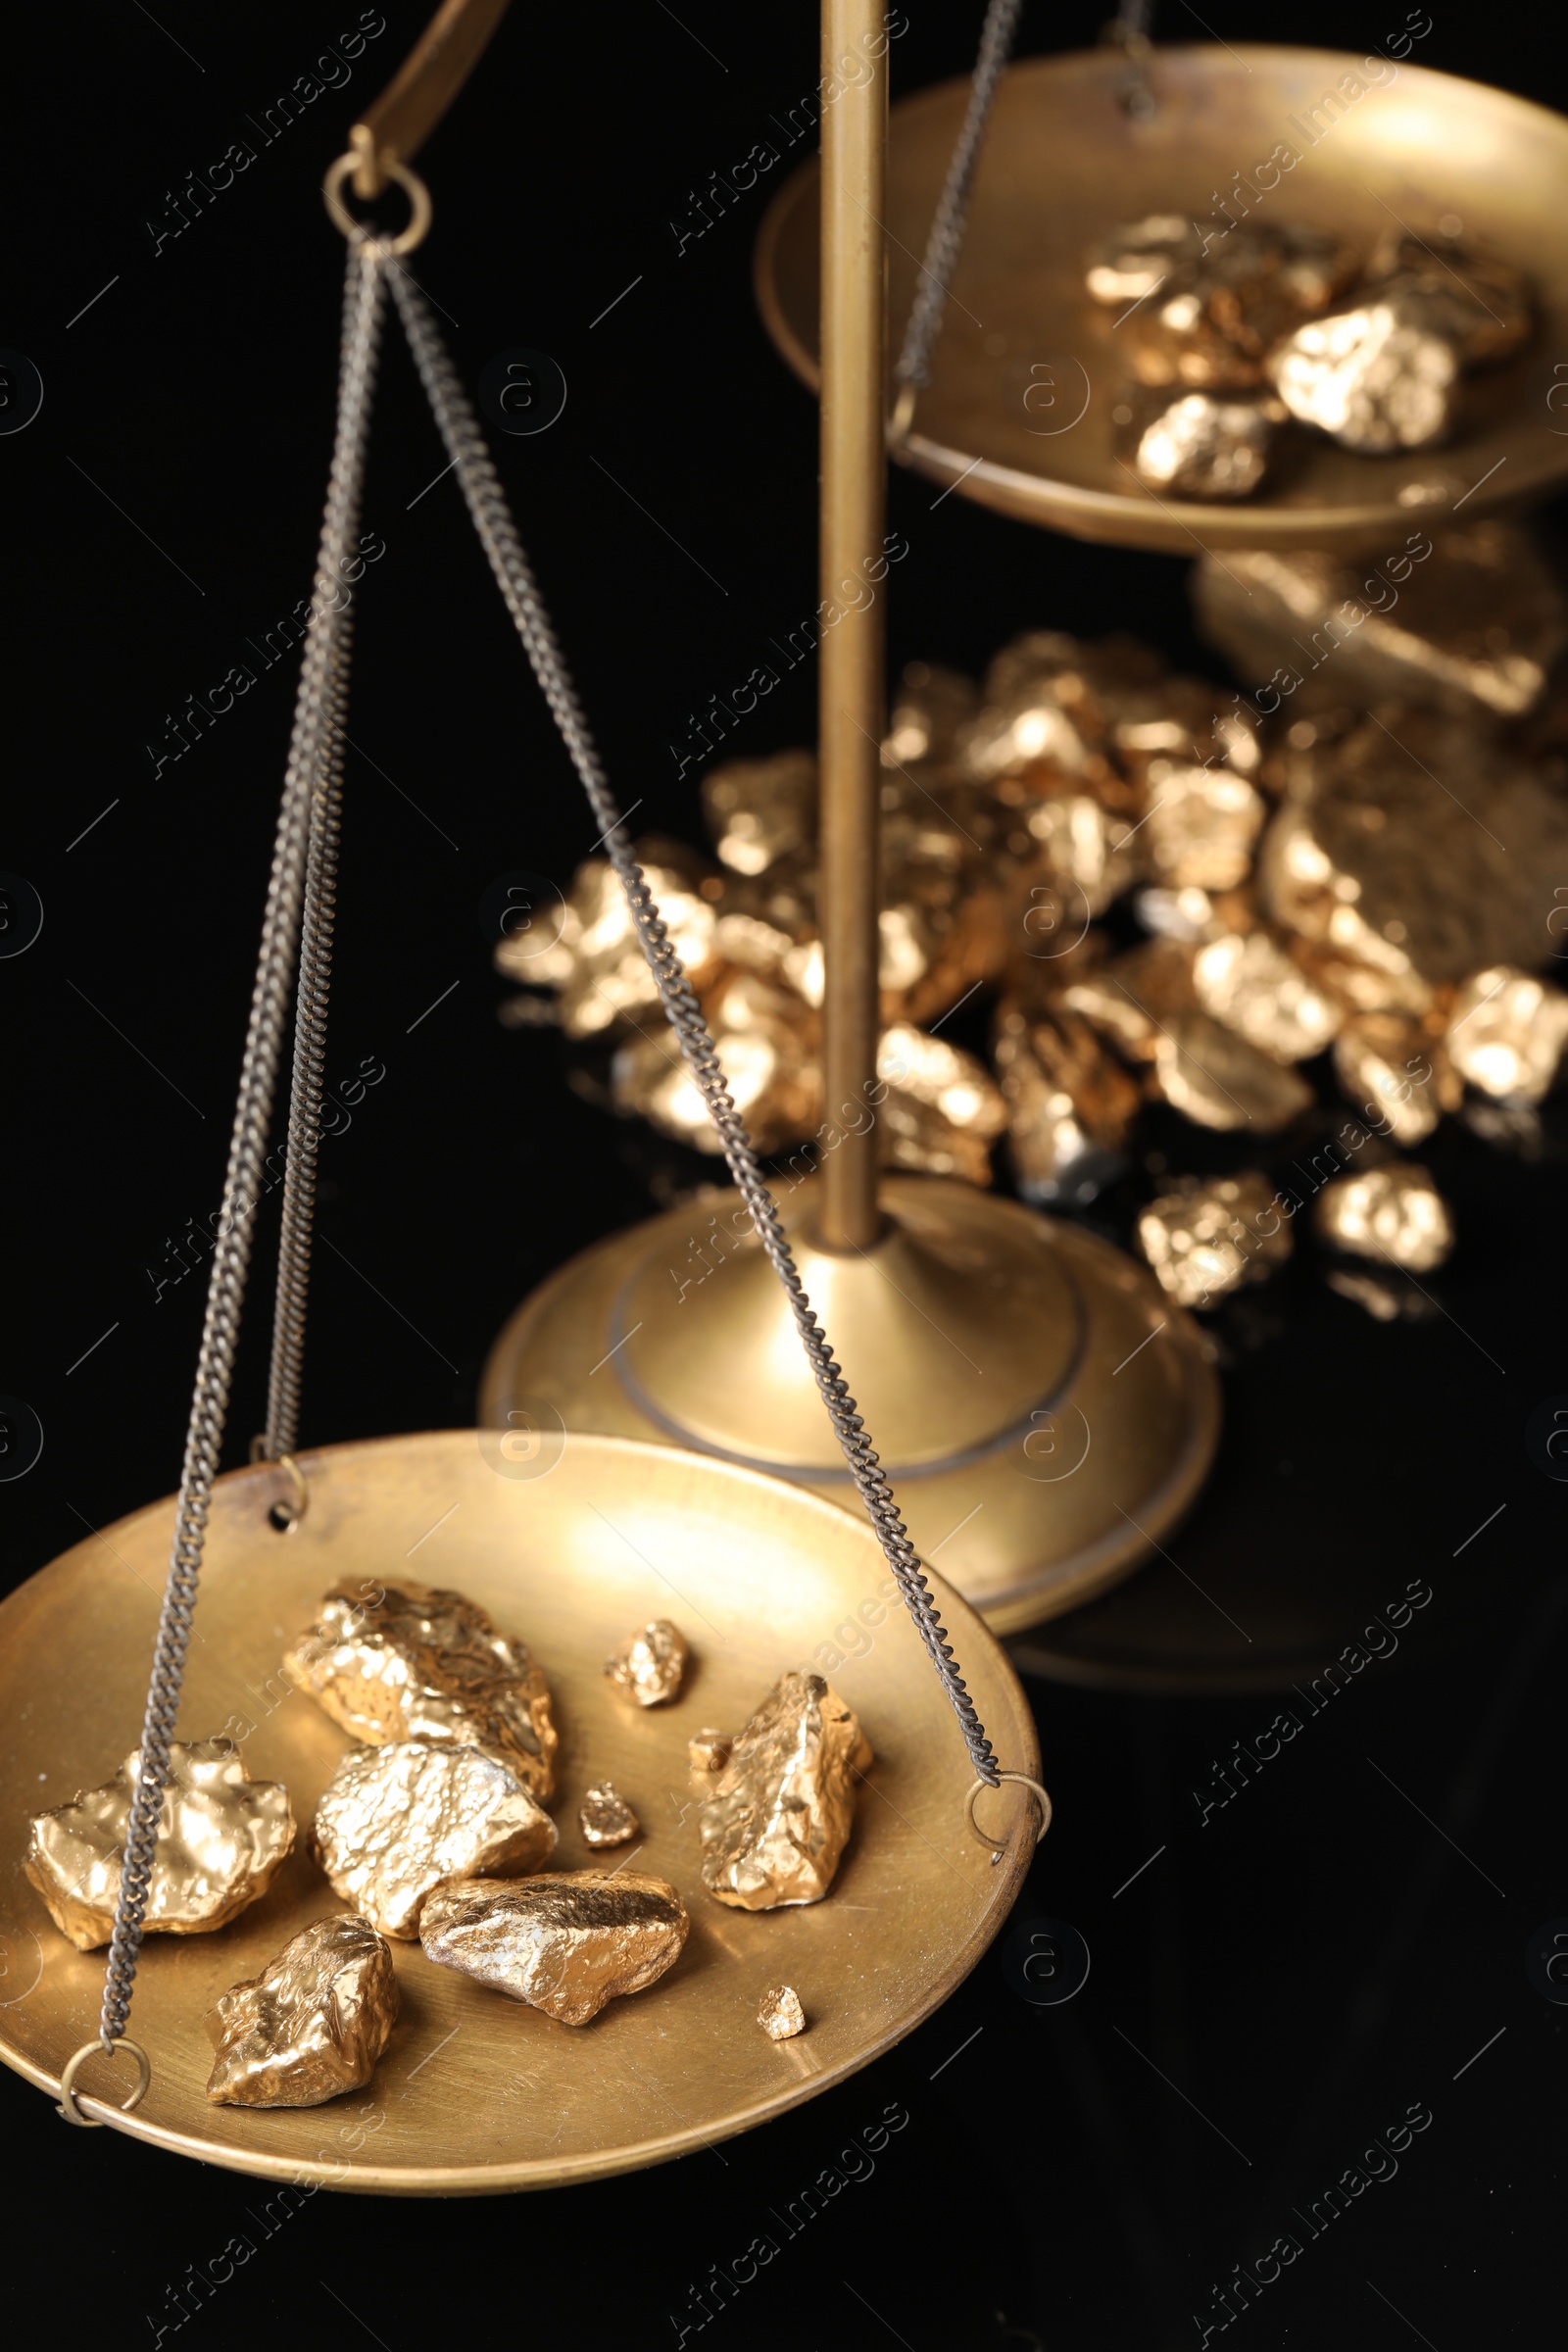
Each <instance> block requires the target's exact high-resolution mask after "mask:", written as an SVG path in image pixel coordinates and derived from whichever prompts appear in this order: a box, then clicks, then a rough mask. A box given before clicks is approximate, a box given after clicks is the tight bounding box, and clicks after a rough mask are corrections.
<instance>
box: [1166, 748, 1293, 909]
mask: <svg viewBox="0 0 1568 2352" xmlns="http://www.w3.org/2000/svg"><path fill="white" fill-rule="evenodd" d="M1148 790H1149V815H1148V817H1147V818H1146V820H1145V823H1144V826H1143V839H1144V842H1145V845H1146V847H1145V855H1146V857H1147V858H1148V861H1149V865H1150V868H1151V871H1152V875H1153V877H1154V879H1155V880H1156V881H1157V882H1159V883H1162V884H1164V885H1165V886H1166V887H1168V888H1172V889H1176V890H1184V889H1188V888H1196V889H1199V890H1204V891H1229V890H1234V889H1235V888H1236V886H1237V885H1238V883H1241V882H1245V881H1246V879H1247V877H1248V875H1249V874H1250V872H1251V869H1252V852H1253V850H1254V849H1255V848H1256V846H1257V838H1258V835H1259V834H1260V833H1261V832H1262V830H1263V819H1264V817H1265V815H1266V814H1267V809H1266V808H1265V805H1264V802H1263V797H1262V795H1261V793H1259V792H1258V790H1257V789H1256V787H1255V786H1254V785H1253V784H1251V783H1250V782H1249V781H1248V779H1247V777H1246V776H1242V775H1238V774H1237V773H1236V772H1235V770H1234V769H1231V768H1227V767H1190V766H1186V765H1179V764H1178V763H1177V762H1176V761H1174V760H1153V761H1152V763H1151V765H1150V769H1149V779H1148Z"/></svg>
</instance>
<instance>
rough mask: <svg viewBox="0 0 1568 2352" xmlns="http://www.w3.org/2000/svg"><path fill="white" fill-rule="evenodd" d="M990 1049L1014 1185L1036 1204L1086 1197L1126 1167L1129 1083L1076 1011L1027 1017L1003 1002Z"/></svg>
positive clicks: (1133, 1092) (1132, 1097) (1133, 1095)
mask: <svg viewBox="0 0 1568 2352" xmlns="http://www.w3.org/2000/svg"><path fill="white" fill-rule="evenodd" d="M994 1050H995V1054H996V1062H997V1075H998V1077H999V1078H1000V1080H1001V1082H1002V1091H1003V1095H1004V1096H1005V1100H1006V1104H1007V1139H1008V1150H1009V1153H1010V1156H1011V1160H1012V1166H1013V1173H1014V1175H1015V1176H1016V1178H1017V1181H1018V1190H1019V1191H1020V1192H1021V1193H1022V1195H1023V1197H1024V1199H1025V1200H1026V1201H1036V1202H1040V1203H1045V1202H1051V1201H1071V1202H1074V1203H1076V1204H1079V1205H1082V1204H1083V1203H1085V1202H1087V1201H1092V1200H1094V1199H1095V1197H1096V1195H1097V1194H1099V1193H1100V1192H1102V1191H1103V1189H1104V1187H1105V1186H1106V1185H1107V1184H1109V1183H1112V1182H1114V1180H1115V1178H1116V1177H1117V1176H1118V1175H1120V1173H1121V1172H1122V1169H1123V1168H1124V1167H1125V1165H1126V1162H1125V1160H1124V1158H1123V1156H1122V1148H1123V1146H1124V1145H1125V1143H1126V1141H1127V1136H1128V1132H1129V1130H1130V1128H1131V1126H1132V1122H1133V1119H1134V1117H1135V1116H1136V1114H1137V1110H1138V1103H1139V1095H1138V1088H1137V1086H1136V1085H1135V1083H1134V1082H1133V1080H1132V1079H1131V1078H1129V1077H1128V1075H1127V1073H1126V1071H1125V1070H1124V1069H1123V1068H1122V1067H1121V1065H1120V1064H1119V1063H1118V1062H1117V1061H1115V1060H1114V1059H1113V1058H1112V1057H1111V1055H1110V1054H1108V1053H1107V1052H1106V1050H1105V1048H1104V1046H1103V1045H1102V1043H1101V1041H1100V1039H1099V1038H1098V1037H1097V1035H1096V1034H1095V1031H1094V1030H1093V1028H1091V1026H1090V1024H1089V1023H1088V1022H1087V1021H1086V1020H1084V1019H1083V1018H1082V1016H1081V1015H1079V1014H1077V1013H1071V1012H1063V1011H1058V1012H1056V1013H1054V1014H1053V1015H1050V1016H1048V1017H1043V1018H1040V1019H1035V1020H1031V1019H1030V1018H1029V1017H1028V1015H1027V1014H1026V1013H1024V1012H1023V1011H1022V1010H1021V1009H1020V1008H1019V1007H1018V1006H1017V1005H1015V1004H1005V1005H1003V1006H1002V1007H1001V1009H1000V1010H999V1012H998V1015H997V1024H996V1033H995V1049H994Z"/></svg>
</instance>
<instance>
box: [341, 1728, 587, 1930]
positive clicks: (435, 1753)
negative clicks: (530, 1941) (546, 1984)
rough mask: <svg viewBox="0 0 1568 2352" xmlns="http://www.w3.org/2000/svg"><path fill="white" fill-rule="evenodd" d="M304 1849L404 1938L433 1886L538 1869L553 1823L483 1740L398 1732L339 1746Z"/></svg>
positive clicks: (372, 1917) (361, 1907) (374, 1917)
mask: <svg viewBox="0 0 1568 2352" xmlns="http://www.w3.org/2000/svg"><path fill="white" fill-rule="evenodd" d="M311 1850H312V1852H313V1853H314V1854H315V1856H316V1859H317V1861H318V1862H319V1864H320V1866H321V1868H322V1870H323V1871H324V1872H325V1873H326V1876H327V1878H328V1879H329V1880H330V1881H331V1883H332V1886H333V1888H334V1889H335V1891H336V1892H337V1893H338V1894H340V1895H341V1896H342V1898H343V1900H344V1901H345V1902H346V1903H352V1904H353V1905H354V1906H355V1908H356V1909H357V1910H358V1911H361V1912H363V1913H364V1915H365V1917H366V1918H367V1919H368V1920H369V1922H370V1924H371V1925H372V1927H376V1928H379V1930H380V1931H381V1933H382V1935H383V1936H400V1937H401V1938H402V1939H403V1940H404V1941H405V1942H409V1941H412V1940H413V1938H414V1937H415V1936H417V1935H418V1932H419V1913H420V1910H421V1908H422V1906H423V1904H424V1902H425V1900H426V1898H427V1897H428V1895H429V1893H430V1890H431V1888H432V1887H438V1886H439V1885H440V1883H441V1881H442V1880H443V1879H478V1878H506V1877H512V1876H516V1877H520V1876H521V1875H522V1874H523V1873H524V1872H525V1871H531V1870H537V1869H539V1867H540V1865H541V1864H542V1863H545V1862H548V1861H549V1859H550V1857H551V1855H552V1854H553V1853H554V1852H555V1850H556V1825H555V1823H554V1822H553V1821H552V1820H551V1818H550V1816H549V1814H548V1813H545V1812H543V1811H542V1810H541V1809H540V1807H539V1805H538V1804H537V1803H536V1802H535V1800H534V1798H533V1796H532V1794H531V1793H530V1791H529V1790H528V1789H527V1787H526V1786H525V1785H524V1783H523V1782H522V1781H521V1780H520V1779H519V1778H518V1777H517V1775H516V1774H515V1772H513V1771H511V1770H510V1769H509V1768H508V1766H507V1765H506V1764H504V1763H502V1762H501V1760H500V1758H499V1757H497V1756H494V1755H491V1754H488V1753H487V1752H486V1751H485V1750H484V1749H483V1748H478V1747H458V1746H454V1745H451V1744H448V1743H445V1742H437V1741H435V1740H398V1741H396V1742H394V1744H393V1745H391V1746H389V1747H351V1748H350V1749H349V1751H348V1753H347V1755H345V1756H344V1757H343V1758H342V1760H341V1762H340V1763H339V1765H338V1768H337V1770H336V1772H334V1773H333V1775H332V1778H331V1780H330V1781H329V1782H328V1784H327V1786H326V1789H325V1790H324V1791H323V1793H322V1796H321V1801H320V1803H319V1805H318V1806H317V1808H316V1821H315V1825H314V1827H313V1829H312V1832H311Z"/></svg>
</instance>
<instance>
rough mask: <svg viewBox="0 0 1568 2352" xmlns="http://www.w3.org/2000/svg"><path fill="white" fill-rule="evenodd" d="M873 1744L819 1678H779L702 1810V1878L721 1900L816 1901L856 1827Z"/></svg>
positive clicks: (747, 1907) (748, 1905) (763, 1903)
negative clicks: (859, 1787)
mask: <svg viewBox="0 0 1568 2352" xmlns="http://www.w3.org/2000/svg"><path fill="white" fill-rule="evenodd" d="M870 1762H871V1749H870V1743H869V1742H868V1740H866V1738H865V1736H864V1734H863V1733H862V1732H861V1730H860V1727H859V1724H858V1722H857V1721H856V1718H855V1716H854V1714H853V1713H852V1711H851V1710H850V1708H848V1707H847V1706H846V1705H845V1703H844V1701H843V1699H841V1698H840V1697H839V1696H838V1695H837V1694H836V1692H834V1691H831V1690H830V1689H829V1688H828V1686H827V1684H826V1683H825V1682H824V1681H823V1679H822V1677H821V1676H820V1675H819V1674H800V1673H790V1674H786V1675H782V1676H781V1677H780V1678H779V1681H778V1682H777V1683H776V1684H775V1685H774V1687H773V1689H772V1690H771V1691H769V1692H768V1694H767V1696H766V1698H764V1699H763V1701H762V1703H761V1705H760V1707H759V1708H758V1710H757V1712H756V1714H755V1715H754V1716H753V1717H752V1720H751V1722H750V1723H749V1724H748V1725H747V1726H746V1729H745V1730H744V1731H743V1732H742V1733H740V1735H739V1736H738V1738H737V1739H736V1741H735V1745H734V1749H733V1751H732V1753H731V1756H730V1760H729V1763H728V1764H727V1766H726V1767H725V1769H724V1773H723V1777H722V1778H721V1780H720V1781H719V1784H718V1788H717V1790H716V1792H715V1793H714V1794H713V1795H712V1796H711V1797H710V1798H709V1800H708V1802H707V1803H706V1804H705V1805H704V1807H703V1809H702V1816H701V1829H702V1838H703V1881H704V1884H705V1885H706V1887H708V1890H709V1892H710V1893H711V1894H715V1895H717V1897H718V1899H719V1901H720V1902H721V1903H730V1904H733V1905H734V1906H735V1907H736V1908H737V1909H738V1910H742V1911H771V1910H773V1909H775V1908H776V1907H777V1906H778V1905H779V1904H781V1903H816V1902H820V1901H821V1899H822V1897H823V1895H825V1894H826V1892H827V1890H828V1888H829V1887H831V1886H832V1884H833V1874H834V1872H835V1871H836V1870H837V1869H838V1866H839V1857H840V1855H841V1854H842V1853H843V1851H844V1848H845V1846H846V1844H847V1843H848V1841H849V1836H850V1832H851V1830H852V1829H853V1828H854V1826H855V1783H856V1778H857V1775H858V1774H859V1773H861V1772H864V1771H865V1770H866V1769H867V1767H868V1766H869V1764H870Z"/></svg>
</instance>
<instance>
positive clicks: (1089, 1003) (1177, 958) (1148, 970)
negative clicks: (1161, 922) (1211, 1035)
mask: <svg viewBox="0 0 1568 2352" xmlns="http://www.w3.org/2000/svg"><path fill="white" fill-rule="evenodd" d="M1193 955H1194V949H1193V946H1192V944H1191V943H1190V942H1187V941H1182V940H1175V939H1151V940H1147V941H1146V942H1145V943H1144V945H1143V946H1142V947H1138V948H1133V949H1131V950H1130V951H1129V952H1128V953H1127V954H1126V955H1125V956H1114V957H1113V958H1112V959H1111V960H1110V961H1109V962H1108V963H1104V964H1102V965H1099V966H1098V967H1093V968H1091V969H1090V970H1089V971H1087V972H1086V973H1084V975H1083V976H1082V978H1078V977H1074V978H1072V979H1070V980H1069V981H1068V982H1067V985H1066V986H1065V987H1064V988H1063V989H1062V991H1061V994H1060V1000H1059V1002H1060V1005H1061V1008H1062V1010H1063V1011H1065V1012H1074V1013H1079V1014H1081V1015H1082V1017H1083V1018H1084V1019H1085V1020H1086V1021H1088V1022H1089V1023H1090V1025H1091V1027H1092V1028H1095V1029H1098V1030H1099V1031H1100V1033H1101V1035H1102V1036H1103V1037H1105V1038H1108V1039H1109V1040H1110V1042H1111V1044H1112V1045H1114V1046H1115V1047H1116V1049H1117V1051H1118V1052H1119V1053H1121V1054H1125V1055H1126V1057H1127V1059H1128V1060H1129V1061H1152V1060H1153V1059H1154V1057H1155V1053H1156V1050H1157V1048H1158V1045H1159V1040H1160V1037H1161V1035H1162V1034H1164V1033H1166V1032H1168V1031H1169V1029H1170V1026H1171V1024H1172V1023H1173V1022H1174V1021H1175V1020H1176V1019H1177V1018H1178V1017H1179V1016H1180V1015H1183V1014H1187V1013H1192V1012H1195V1011H1196V1010H1197V1006H1198V999H1197V997H1196V996H1195V995H1194V993H1193Z"/></svg>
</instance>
